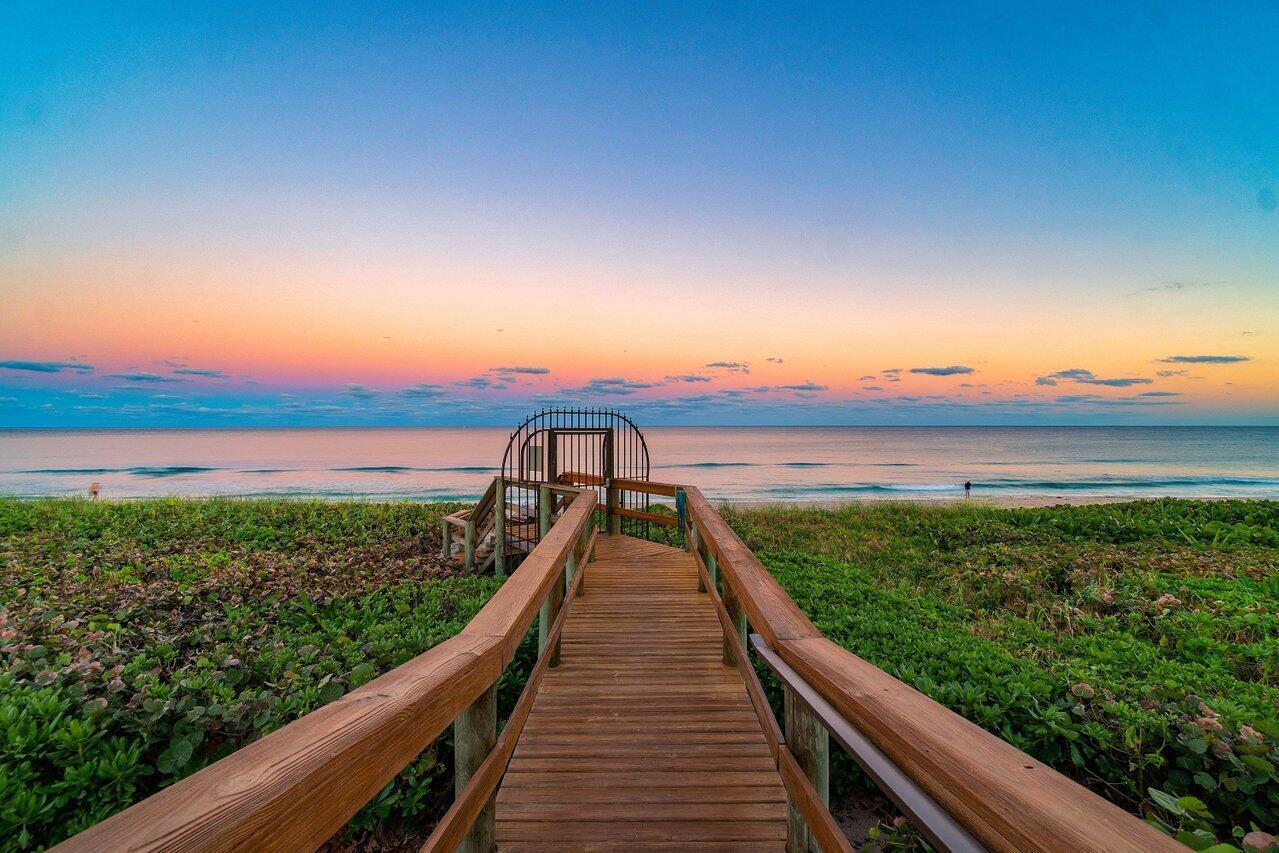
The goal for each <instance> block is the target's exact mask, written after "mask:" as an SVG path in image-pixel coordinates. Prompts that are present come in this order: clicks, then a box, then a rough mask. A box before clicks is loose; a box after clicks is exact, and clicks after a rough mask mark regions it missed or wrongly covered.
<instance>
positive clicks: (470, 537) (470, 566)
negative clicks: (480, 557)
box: [462, 518, 475, 575]
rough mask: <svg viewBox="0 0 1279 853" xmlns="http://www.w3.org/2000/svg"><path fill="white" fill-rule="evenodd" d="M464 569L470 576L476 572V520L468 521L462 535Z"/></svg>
mask: <svg viewBox="0 0 1279 853" xmlns="http://www.w3.org/2000/svg"><path fill="white" fill-rule="evenodd" d="M462 568H463V570H464V571H465V572H466V573H467V574H468V575H469V574H470V573H471V572H473V571H475V519H474V518H467V519H466V528H465V529H464V532H463V534H462Z"/></svg>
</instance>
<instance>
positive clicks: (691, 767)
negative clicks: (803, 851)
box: [496, 535, 786, 850]
mask: <svg viewBox="0 0 1279 853" xmlns="http://www.w3.org/2000/svg"><path fill="white" fill-rule="evenodd" d="M584 584H585V591H584V592H583V593H582V595H581V596H580V597H579V598H578V599H577V601H575V602H574V603H573V606H572V609H571V610H570V611H569V615H568V619H567V621H566V623H565V625H564V633H563V639H562V646H561V649H562V660H561V663H560V665H559V666H558V667H555V668H554V669H551V670H550V671H549V672H548V673H547V675H546V678H545V680H544V681H543V682H542V685H541V689H540V690H539V691H538V694H537V699H536V701H535V702H534V704H533V710H532V713H531V714H530V716H529V719H528V722H527V723H526V724H525V727H524V731H523V733H522V735H521V737H520V739H519V743H518V746H517V747H516V749H515V754H514V755H513V757H512V759H511V763H510V765H509V766H508V767H507V773H506V776H505V778H504V780H503V781H502V785H501V788H500V789H499V790H498V795H497V825H496V833H497V843H498V847H499V849H501V850H529V849H545V850H568V849H574V848H576V849H592V850H599V849H608V848H610V847H613V846H621V845H625V846H627V847H628V848H629V849H637V848H643V847H652V848H660V849H699V850H780V849H783V848H784V847H785V842H786V794H785V790H784V788H783V786H782V781H781V778H780V776H779V775H778V773H777V770H776V768H775V766H774V764H773V760H772V758H771V757H770V755H769V750H768V745H767V743H766V741H765V740H764V734H763V731H762V730H761V729H760V724H759V720H758V718H757V717H756V716H755V712H754V710H753V709H752V707H751V702H750V699H749V698H748V697H747V695H746V689H745V687H744V685H743V684H742V680H741V678H740V677H739V675H738V672H737V670H736V669H735V668H733V667H732V666H727V665H725V664H724V663H723V661H722V657H721V655H722V651H721V650H722V637H723V633H722V631H721V628H720V623H719V620H718V619H717V618H716V616H715V610H714V606H713V604H712V603H711V599H710V596H709V595H708V594H706V593H699V592H698V591H697V567H696V564H695V563H694V560H693V557H692V556H691V555H690V554H689V553H688V552H686V551H681V550H678V549H676V548H671V547H669V546H666V545H659V544H656V543H653V542H646V541H644V540H640V539H633V538H630V537H628V536H620V535H612V536H608V535H602V536H600V537H599V539H598V543H597V546H596V556H595V560H594V561H593V562H591V563H590V564H588V566H587V568H586V577H585V579H584Z"/></svg>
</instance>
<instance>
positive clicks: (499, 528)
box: [493, 477, 506, 578]
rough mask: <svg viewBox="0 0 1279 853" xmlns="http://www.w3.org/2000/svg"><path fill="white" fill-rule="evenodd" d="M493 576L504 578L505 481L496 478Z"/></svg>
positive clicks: (494, 491)
mask: <svg viewBox="0 0 1279 853" xmlns="http://www.w3.org/2000/svg"><path fill="white" fill-rule="evenodd" d="M493 493H494V497H495V500H494V502H493V512H495V513H496V515H494V516H493V574H495V575H497V576H498V577H499V578H504V577H506V481H505V480H503V479H502V478H501V477H498V478H497V487H496V488H495V489H494V490H493Z"/></svg>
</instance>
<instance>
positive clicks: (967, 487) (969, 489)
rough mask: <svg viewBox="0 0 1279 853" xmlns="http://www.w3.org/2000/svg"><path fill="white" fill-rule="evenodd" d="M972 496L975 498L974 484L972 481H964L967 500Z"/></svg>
mask: <svg viewBox="0 0 1279 853" xmlns="http://www.w3.org/2000/svg"><path fill="white" fill-rule="evenodd" d="M972 496H973V483H972V480H965V481H964V497H966V498H970V497H972Z"/></svg>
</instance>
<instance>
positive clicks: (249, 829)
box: [57, 491, 597, 853]
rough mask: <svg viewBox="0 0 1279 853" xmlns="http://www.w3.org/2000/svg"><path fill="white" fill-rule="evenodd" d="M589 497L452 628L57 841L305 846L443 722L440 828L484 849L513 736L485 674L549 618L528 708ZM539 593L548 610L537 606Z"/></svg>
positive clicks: (195, 847)
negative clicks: (444, 802) (449, 747)
mask: <svg viewBox="0 0 1279 853" xmlns="http://www.w3.org/2000/svg"><path fill="white" fill-rule="evenodd" d="M596 503H597V498H596V495H595V493H594V492H591V491H582V492H579V493H577V494H576V495H575V496H573V498H572V500H571V502H570V503H569V504H568V506H567V508H565V509H564V511H563V514H562V515H561V517H560V518H559V520H558V521H556V522H555V523H554V524H553V525H551V524H550V523H549V522H550V520H549V519H547V529H546V531H545V535H544V536H543V537H542V539H541V542H540V543H539V544H538V545H537V547H536V548H534V549H533V551H532V552H531V553H529V555H528V556H527V557H526V558H525V559H524V562H523V563H522V564H521V565H520V567H519V569H517V570H516V571H515V572H514V573H513V574H512V575H511V577H510V578H509V579H507V581H506V582H505V583H504V584H503V585H502V587H501V588H500V589H499V590H498V591H497V592H496V593H495V594H494V595H493V598H492V599H490V600H489V602H488V603H487V604H485V605H484V607H483V608H482V609H481V610H480V612H479V613H477V614H476V616H475V618H474V619H472V620H471V621H470V623H469V624H468V625H467V626H466V627H465V628H464V629H462V631H461V633H459V634H457V635H456V636H454V637H452V638H450V639H448V640H446V641H444V642H443V643H440V644H439V645H438V646H436V647H435V648H433V649H430V650H428V651H426V652H424V653H423V654H421V655H418V656H417V657H416V658H414V659H413V660H411V661H409V662H408V663H406V664H403V665H402V666H399V667H396V668H395V669H393V670H391V671H390V672H388V673H385V674H384V675H382V676H380V677H379V678H376V679H374V680H373V681H371V682H369V683H368V684H366V685H364V686H363V687H360V688H359V689H357V690H353V691H352V692H351V693H348V694H347V695H346V696H344V697H342V698H341V699H338V700H335V701H333V702H330V703H329V704H327V705H325V706H323V707H321V708H319V709H317V710H315V711H312V712H311V713H309V714H307V715H306V716H304V717H302V718H300V719H298V720H295V721H294V722H292V723H290V724H289V725H287V726H285V727H284V728H282V729H280V730H279V731H277V732H274V733H272V734H270V735H268V736H266V737H264V738H262V739H261V740H259V741H256V742H254V743H251V744H249V745H248V746H246V747H244V748H243V749H240V750H238V751H237V752H234V753H232V754H231V755H229V756H227V757H226V758H224V759H222V760H221V761H218V762H217V763H215V764H212V765H210V766H208V767H206V768H205V769H203V770H201V771H200V772H198V773H195V774H193V775H191V776H188V777H187V778H186V779H183V780H182V781H180V782H178V783H177V784H175V785H173V786H171V787H169V788H166V789H164V790H163V791H161V792H159V793H158V794H155V795H154V796H151V797H149V798H147V799H145V800H143V801H142V802H140V803H137V804H136V805H134V806H132V807H130V808H128V809H126V810H124V811H122V812H120V813H119V814H117V815H115V816H113V817H111V818H108V819H107V820H105V821H103V822H102V823H99V824H97V825H95V826H93V827H90V828H89V829H87V830H85V831H84V832H82V833H80V834H79V835H76V836H75V837H73V838H71V839H69V840H68V841H66V842H64V843H63V844H61V845H59V847H58V848H57V849H59V850H68V851H71V850H84V851H94V853H97V851H104V850H155V849H166V850H182V851H204V850H227V851H230V850H255V851H256V850H313V849H315V848H316V847H318V846H320V845H321V844H323V843H324V842H325V841H326V840H327V839H328V838H330V837H331V836H332V835H333V834H334V833H335V832H337V831H338V830H339V829H341V828H342V826H343V825H345V824H346V822H347V821H348V820H350V818H351V816H352V815H354V814H355V813H356V812H357V811H359V809H360V808H361V807H362V806H363V805H364V804H365V803H366V802H368V801H369V800H370V799H371V798H372V797H373V796H374V795H375V794H376V793H377V792H378V791H379V790H380V789H381V788H382V787H383V786H384V785H386V783H387V782H389V781H391V779H393V778H394V777H395V775H396V774H397V773H399V772H400V771H401V770H402V769H404V767H406V766H407V765H408V764H409V763H410V762H412V761H413V760H414V759H415V758H417V756H418V755H419V754H420V753H421V752H422V750H423V749H425V748H426V747H427V746H429V745H430V744H431V742H432V741H434V740H435V738H436V737H438V736H439V734H440V733H441V732H443V731H444V729H445V728H446V727H447V726H448V725H449V723H450V722H452V721H454V720H456V721H457V730H456V737H455V741H456V745H455V749H456V750H457V754H456V758H457V765H458V783H457V785H458V791H459V792H460V793H461V796H460V797H459V800H458V803H460V804H461V805H458V804H455V806H454V809H453V810H452V811H450V813H449V816H448V817H447V818H446V821H445V823H442V824H441V827H443V828H442V829H441V830H440V832H441V833H443V832H446V831H447V832H448V833H449V836H448V837H449V838H450V839H452V838H454V837H455V836H456V837H460V838H467V837H468V836H469V838H470V841H469V842H468V843H472V844H475V845H477V847H483V846H484V845H485V844H486V843H487V842H486V841H485V833H487V834H488V835H487V837H488V838H491V836H492V810H491V807H488V809H487V811H488V814H487V817H485V816H484V812H485V811H486V803H487V802H488V800H489V799H490V798H491V785H489V781H490V780H493V781H495V777H494V773H497V774H498V775H500V769H501V768H502V767H504V766H505V760H504V759H502V758H501V757H500V756H501V755H503V754H505V755H506V757H508V758H509V747H510V746H512V745H513V739H514V737H516V736H518V731H519V723H514V724H515V728H514V730H513V732H512V735H511V738H509V739H504V740H502V741H499V740H498V739H497V736H496V725H497V719H496V714H497V712H496V692H495V688H496V683H497V680H498V677H499V676H500V675H501V674H502V671H503V670H504V669H505V668H506V666H507V664H508V663H510V661H511V658H512V657H513V656H514V655H515V651H516V649H517V648H518V647H519V645H520V643H521V642H522V641H523V639H524V637H525V635H526V634H527V633H528V629H529V626H530V625H531V624H532V621H533V617H534V614H536V613H537V612H538V611H539V609H540V610H541V618H542V620H543V622H544V623H550V622H554V623H555V625H551V624H546V625H545V626H544V631H543V633H542V634H541V635H540V636H542V637H544V638H547V639H545V640H544V641H543V650H542V654H541V655H540V658H539V662H538V665H537V667H536V668H535V670H534V675H533V677H532V678H530V682H531V684H532V687H531V688H530V689H527V690H526V691H525V695H524V696H522V697H521V699H520V705H518V706H517V708H516V711H517V713H523V714H524V715H527V703H528V702H529V701H531V698H530V697H531V696H532V691H535V690H536V684H537V681H538V680H539V679H540V677H541V672H544V671H545V668H546V666H550V665H553V662H554V661H553V656H552V653H551V651H552V649H551V648H548V646H547V644H548V643H549V644H551V647H553V645H554V643H555V640H556V637H557V636H558V627H557V626H558V625H562V623H563V620H562V618H560V617H562V612H561V611H562V608H561V607H560V605H559V602H561V601H564V600H565V599H564V595H563V594H564V591H565V588H566V578H568V579H569V580H570V581H571V582H572V583H573V584H576V585H580V583H581V580H580V578H581V573H580V572H577V571H576V569H577V567H578V565H579V564H580V561H581V560H583V559H584V558H585V554H587V553H588V552H589V548H590V545H591V542H592V541H593V540H592V538H591V537H592V536H593V534H594V531H595V525H594V520H595V510H596ZM569 588H570V589H573V588H575V587H574V586H569ZM548 599H549V600H550V601H551V602H552V603H553V608H551V609H546V608H543V603H544V602H545V601H547V600H548ZM568 600H570V601H571V599H568ZM516 720H517V718H516V717H514V716H513V717H512V720H511V721H508V723H507V729H508V730H511V729H512V725H513V722H514V721H516ZM495 746H496V747H497V748H496V749H495V748H494V747H495ZM495 755H496V756H499V757H497V758H495V757H494V756H495ZM476 780H480V781H476ZM482 792H487V794H484V793H482ZM477 815H479V816H480V819H479V820H478V821H477V820H476V819H475V818H476V816H477Z"/></svg>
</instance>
